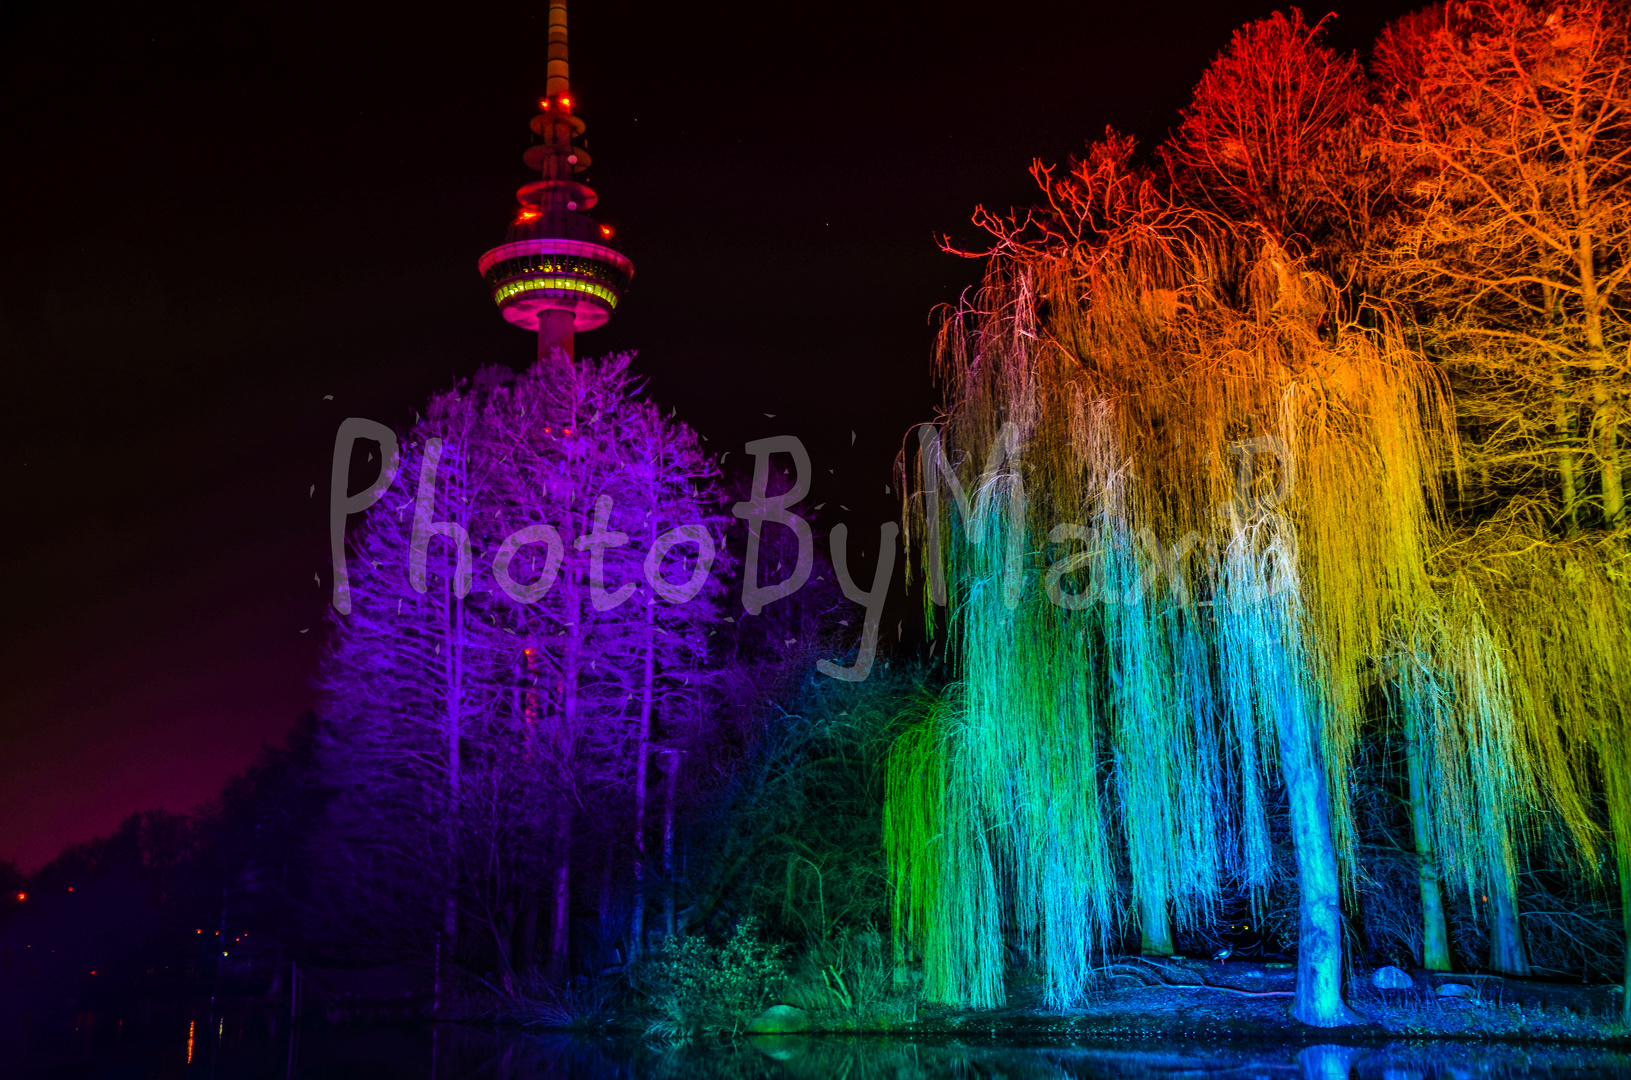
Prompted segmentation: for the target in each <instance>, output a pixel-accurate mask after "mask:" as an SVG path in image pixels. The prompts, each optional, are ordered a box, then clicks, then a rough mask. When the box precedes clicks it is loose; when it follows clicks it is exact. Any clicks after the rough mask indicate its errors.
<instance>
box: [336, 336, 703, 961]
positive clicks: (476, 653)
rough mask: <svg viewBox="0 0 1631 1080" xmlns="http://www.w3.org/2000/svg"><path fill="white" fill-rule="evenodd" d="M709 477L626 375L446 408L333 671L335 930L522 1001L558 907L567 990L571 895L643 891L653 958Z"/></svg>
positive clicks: (497, 392) (357, 588)
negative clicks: (397, 948)
mask: <svg viewBox="0 0 1631 1080" xmlns="http://www.w3.org/2000/svg"><path fill="white" fill-rule="evenodd" d="M712 475H713V467H712V465H711V463H710V462H709V461H708V460H707V459H706V458H705V457H704V456H703V455H702V454H701V453H700V451H699V450H698V449H697V446H696V441H695V436H694V435H693V434H692V433H691V432H690V431H689V430H688V429H686V428H685V427H684V426H683V425H681V424H677V423H675V422H673V421H672V420H669V419H665V418H663V417H662V416H661V414H660V413H659V412H658V411H657V409H656V408H655V407H654V406H653V405H651V404H650V403H648V402H645V401H643V400H641V398H640V396H639V394H638V392H637V389H636V387H635V386H634V385H633V383H632V382H631V380H630V378H629V375H628V361H627V358H624V357H619V358H612V359H608V360H605V361H602V362H594V361H585V362H580V363H576V364H567V363H562V362H560V360H559V358H557V359H556V361H554V362H547V361H546V362H541V363H540V364H538V365H537V366H535V367H533V368H532V369H530V370H528V371H527V372H525V373H523V374H522V375H520V376H519V377H516V376H512V375H510V373H509V372H506V371H502V370H500V369H490V370H488V371H486V372H483V373H481V374H480V375H478V377H477V379H476V380H475V384H474V385H473V386H469V387H463V388H461V389H459V390H455V391H452V392H449V393H447V394H444V395H442V396H440V397H438V398H437V399H435V400H434V401H433V402H432V404H431V407H430V410H429V412H428V414H427V416H426V418H425V420H424V421H422V422H421V423H420V424H419V425H418V426H417V427H416V429H415V430H414V431H413V432H412V434H411V435H410V436H409V437H408V438H407V439H405V440H404V449H403V453H402V462H401V465H400V469H399V475H398V477H397V480H396V482H395V484H394V485H393V487H392V488H391V490H390V491H389V492H387V493H386V495H385V496H384V497H383V498H382V499H381V500H380V502H379V503H378V504H376V505H375V506H374V507H373V508H372V509H371V510H370V511H369V514H368V516H367V519H366V520H365V522H364V523H363V525H362V526H361V528H360V529H359V530H357V532H356V534H355V536H354V538H353V544H354V549H355V552H356V556H355V558H354V559H353V561H352V570H351V592H352V608H353V610H352V612H351V613H350V615H349V616H348V617H346V618H344V619H337V625H336V629H335V633H334V641H333V646H332V649H331V653H330V657H329V661H328V664H327V667H326V672H325V679H324V683H325V686H326V688H327V690H328V693H329V704H328V709H327V712H328V725H327V731H326V735H325V737H324V741H323V758H324V766H325V772H326V774H327V776H328V778H329V780H330V782H331V783H332V784H333V786H334V787H335V788H337V789H338V790H339V791H340V796H339V797H338V798H337V799H336V800H335V807H336V809H335V811H334V813H333V818H332V821H333V824H334V825H335V826H336V828H335V829H333V830H332V833H331V835H330V837H329V838H328V839H327V840H326V843H327V846H328V849H329V850H327V851H326V852H325V855H326V856H327V857H326V858H325V859H324V860H323V863H324V865H325V866H326V867H327V868H328V873H327V875H326V878H325V880H326V881H327V882H328V889H329V893H330V898H329V901H328V904H327V906H328V907H329V908H330V910H335V911H339V912H345V913H348V916H349V918H350V919H351V921H352V922H356V921H359V920H360V921H363V922H367V923H369V924H370V925H371V926H372V928H373V930H374V931H375V935H374V939H375V940H390V939H395V940H397V941H398V942H402V941H410V942H417V943H420V945H421V947H418V948H414V949H413V951H415V952H418V953H420V954H421V955H423V954H425V953H426V952H428V951H432V950H427V949H425V948H423V947H422V946H423V944H424V943H426V942H427V941H431V940H434V942H435V943H436V944H435V948H434V950H433V951H434V954H435V955H436V956H437V957H438V958H439V959H440V958H443V957H449V956H451V955H452V952H451V951H450V950H455V949H461V950H462V953H463V954H464V955H465V956H467V957H473V956H478V955H479V956H481V957H488V956H491V957H492V958H493V963H492V964H491V965H490V970H493V971H494V972H495V974H496V976H497V978H498V983H497V984H496V985H495V989H502V990H503V991H504V992H505V993H514V992H516V983H515V981H514V980H515V976H517V975H525V974H527V973H528V972H530V970H531V968H532V964H533V961H534V953H535V947H534V946H535V942H536V933H537V927H538V924H539V921H540V918H539V916H540V911H539V908H540V906H542V907H543V908H544V909H545V911H547V913H548V919H547V926H548V929H549V943H548V946H547V950H546V956H547V964H546V967H547V971H548V974H549V975H550V976H551V977H552V978H557V979H558V978H560V977H562V976H564V975H565V974H566V973H567V969H568V965H569V961H570V944H571V941H570V927H571V918H572V911H573V903H572V902H573V897H574V890H573V882H574V878H575V877H576V878H579V879H581V878H583V877H585V876H587V875H586V873H585V871H587V872H588V873H594V872H596V871H598V872H599V877H600V880H601V882H602V892H603V894H604V893H607V892H609V891H610V890H611V889H612V888H613V884H614V882H615V883H616V885H617V886H618V887H619V888H621V887H622V886H624V885H626V884H628V883H629V882H628V874H629V871H630V870H632V872H633V877H634V882H633V891H634V893H635V897H634V900H635V904H634V906H635V911H636V914H635V916H634V925H633V926H632V927H631V929H632V930H633V931H634V937H635V940H636V942H637V941H638V940H639V936H640V933H641V929H642V926H641V923H642V916H643V912H644V906H645V905H644V896H643V893H642V891H641V883H642V880H643V877H644V875H645V872H646V869H647V868H646V860H645V846H646V843H645V836H646V830H645V827H644V825H645V819H646V816H647V815H646V810H647V803H648V801H649V800H648V797H647V795H648V787H649V784H648V775H649V765H650V761H651V758H652V754H653V750H654V749H656V748H658V744H659V743H661V744H663V748H665V749H666V748H667V744H669V743H674V742H676V741H678V740H679V739H680V738H681V735H682V733H683V732H684V731H685V730H686V729H687V728H688V726H694V725H695V724H696V723H697V722H698V720H699V718H701V717H702V716H703V715H705V713H704V712H703V711H702V709H701V706H702V704H703V698H704V696H705V695H706V694H707V692H708V686H709V679H708V675H707V649H706V633H707V627H708V625H709V623H710V622H711V621H712V620H713V619H715V618H716V617H717V615H716V611H715V607H714V600H713V598H714V596H715V595H716V594H717V590H718V586H717V584H716V583H715V581H714V577H713V572H714V570H715V561H716V560H715V552H716V551H717V550H718V549H719V547H720V543H719V539H718V535H717V531H718V530H717V522H716V521H715V520H714V519H712V518H710V517H709V516H708V513H707V509H706V507H707V503H706V499H707V498H708V497H709V496H708V491H707V485H708V483H709V479H710V477H711V476H712ZM611 822H623V823H624V824H622V825H618V826H615V827H613V826H611V825H609V824H608V823H611ZM609 837H615V839H608V838H609ZM624 837H627V838H632V840H633V843H632V845H629V844H628V843H627V841H626V840H623V839H622V838H624ZM631 847H632V851H633V855H632V860H631V857H630V855H629V854H628V852H629V849H630V848H631ZM597 854H598V856H599V857H598V858H596V857H595V856H596V855H597ZM575 862H576V864H577V870H576V871H575V869H574V866H575ZM631 862H632V865H631ZM585 863H587V864H588V865H584V864H585ZM580 895H581V890H580ZM540 902H541V903H540ZM606 902H607V901H606V900H605V898H604V896H603V899H602V905H603V906H604V905H605V903H606ZM461 922H462V923H463V924H464V927H463V929H464V934H465V936H464V939H463V940H462V941H461V939H460V931H461V926H460V924H461ZM349 936H351V937H352V938H353V939H356V938H357V934H356V933H355V932H352V933H351V934H350V935H349ZM410 947H411V946H410ZM441 970H442V968H441V967H440V966H439V967H438V972H439V973H440V972H441Z"/></svg>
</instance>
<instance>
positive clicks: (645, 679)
mask: <svg viewBox="0 0 1631 1080" xmlns="http://www.w3.org/2000/svg"><path fill="white" fill-rule="evenodd" d="M654 520H655V519H654ZM652 534H653V535H652V542H653V543H655V541H656V527H655V525H653V527H652ZM656 622H657V593H656V591H655V590H652V591H651V592H650V593H649V594H648V595H647V597H646V626H645V648H644V652H645V663H644V668H643V670H642V672H641V681H640V736H639V739H638V741H637V745H636V748H635V755H636V756H635V764H634V913H633V916H632V918H631V920H630V926H629V930H630V938H629V960H630V961H634V960H638V959H639V958H640V954H641V953H642V952H644V951H645V947H646V770H647V761H648V759H649V758H650V756H651V700H652V684H653V681H654V679H655V676H656V669H657V664H656V659H657V657H656V653H657V633H656Z"/></svg>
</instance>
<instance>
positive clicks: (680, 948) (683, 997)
mask: <svg viewBox="0 0 1631 1080" xmlns="http://www.w3.org/2000/svg"><path fill="white" fill-rule="evenodd" d="M782 951H783V950H782V946H780V945H774V944H769V943H766V942H764V941H762V940H760V938H759V933H758V927H757V925H756V920H755V919H753V918H747V919H743V920H742V921H741V922H740V923H738V924H737V925H736V929H735V930H733V931H732V933H731V936H730V938H729V939H727V940H726V941H725V943H724V944H722V945H713V944H711V943H709V941H708V940H707V939H706V938H704V937H679V938H670V939H669V941H668V943H667V945H666V946H665V947H664V948H663V950H662V952H660V953H658V954H657V955H656V956H654V957H653V958H652V959H650V960H648V961H646V962H645V963H643V964H642V965H640V969H639V971H638V974H637V976H636V979H637V982H638V984H639V986H640V988H641V989H642V990H643V991H644V992H645V995H646V999H647V1000H648V1001H649V1002H650V1003H651V1005H652V1006H653V1007H654V1008H655V1009H656V1010H657V1012H658V1014H659V1017H658V1019H657V1020H655V1021H654V1022H653V1023H652V1024H651V1026H650V1028H649V1029H648V1034H653V1035H660V1036H663V1037H665V1038H672V1039H685V1038H689V1037H691V1036H693V1035H699V1034H708V1033H714V1032H729V1033H731V1034H733V1035H734V1034H736V1033H737V1032H738V1031H740V1030H741V1029H742V1026H743V1025H744V1024H746V1023H747V1021H748V1020H750V1019H752V1018H753V1017H754V1016H756V1015H758V1013H760V1012H761V1011H763V1010H764V1008H765V1007H766V1006H767V1005H769V1004H770V1002H771V1001H772V999H774V998H775V996H776V994H777V993H778V992H779V991H780V990H781V986H782V983H783V981H784V980H785V979H786V970H785V968H784V966H783V963H782Z"/></svg>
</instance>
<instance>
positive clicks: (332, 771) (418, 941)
mask: <svg viewBox="0 0 1631 1080" xmlns="http://www.w3.org/2000/svg"><path fill="white" fill-rule="evenodd" d="M477 419H478V413H477V410H476V408H475V403H474V401H473V400H472V397H471V396H470V395H469V394H461V393H459V392H457V391H453V392H449V393H446V394H443V395H440V396H438V397H437V398H435V399H434V400H432V402H431V403H430V407H429V409H428V411H427V415H426V417H425V418H424V420H423V421H421V423H420V424H419V425H418V426H417V427H416V428H415V429H414V431H413V433H412V435H411V436H410V438H409V439H408V440H406V441H405V445H404V447H403V451H402V460H401V462H400V464H399V468H398V474H397V478H396V481H395V484H394V485H393V487H392V488H391V490H390V491H389V492H387V493H386V495H385V496H384V497H383V498H382V499H381V500H380V501H379V502H378V503H377V504H376V505H375V506H374V507H373V509H372V511H371V512H370V513H369V515H368V517H367V520H366V521H365V522H364V524H363V526H362V528H361V529H360V530H358V531H357V533H356V534H355V536H354V540H353V544H354V548H355V555H354V557H353V558H352V560H351V564H350V574H351V593H352V610H351V612H350V614H349V615H348V616H346V617H345V618H344V619H343V620H337V623H336V627H335V632H334V636H333V640H332V644H331V648H330V653H329V656H328V659H327V663H326V665H325V670H324V675H323V685H324V688H325V690H326V691H327V708H326V710H325V711H326V714H327V721H328V723H327V726H326V728H325V731H324V734H323V736H322V739H321V756H322V760H323V766H324V771H325V773H326V775H327V777H328V779H329V782H330V783H331V784H333V786H334V787H335V788H336V789H337V790H338V792H339V794H338V796H337V797H336V799H335V802H334V805H333V809H332V812H331V813H332V820H331V824H332V826H333V828H332V830H330V831H328V832H326V833H320V834H319V837H320V841H319V842H320V843H322V844H323V845H324V848H325V850H324V851H322V852H321V853H320V854H321V856H322V857H321V859H320V863H321V865H322V866H323V867H324V868H325V870H326V871H327V872H326V873H325V874H324V875H323V877H322V879H321V880H322V881H323V888H324V890H325V893H326V896H325V899H326V901H327V903H326V904H325V907H326V908H327V909H328V910H329V911H332V912H335V913H337V914H338V915H339V916H340V921H341V922H342V924H347V936H348V937H351V938H353V939H358V938H359V937H360V939H361V940H363V941H367V942H368V943H369V944H375V943H376V942H374V941H372V940H370V939H371V937H372V935H369V934H367V933H366V932H365V931H366V928H367V927H372V928H373V929H374V930H376V931H377V932H378V933H379V935H380V936H381V937H382V938H383V939H385V940H389V941H395V942H397V943H398V946H397V947H398V948H399V949H402V948H406V949H407V950H409V951H412V952H420V953H423V952H426V951H428V952H430V953H432V954H433V955H434V956H435V958H436V961H437V966H436V972H437V991H438V996H440V991H441V980H442V975H443V969H444V961H445V960H447V959H450V955H451V950H453V949H454V948H455V947H456V944H457V939H458V920H457V912H458V908H457V901H458V895H457V888H458V873H457V863H458V861H459V860H458V858H457V853H458V851H459V848H460V844H459V842H458V841H459V839H460V821H461V816H462V815H461V810H462V806H461V803H462V800H463V797H464V795H465V780H466V772H467V763H466V761H465V748H466V743H467V741H469V740H471V739H472V738H473V737H476V736H477V735H479V734H480V733H481V731H482V729H483V728H485V727H486V726H488V724H489V722H490V720H491V718H492V716H493V714H494V712H495V707H496V705H497V703H498V702H499V700H500V699H501V697H502V693H503V689H504V679H503V673H502V664H503V652H502V649H501V648H500V642H499V640H498V639H497V638H496V637H495V633H494V628H493V626H492V625H491V622H490V620H489V619H488V618H486V617H485V612H483V611H482V607H483V606H484V603H485V602H486V600H487V598H488V596H489V595H490V588H489V587H488V585H487V582H486V580H485V575H483V581H482V582H480V583H479V584H478V582H477V573H478V564H477V562H476V560H475V558H474V554H473V552H472V549H471V543H470V532H471V528H472V525H473V524H474V521H475V518H476V515H477V514H478V512H479V510H480V508H481V505H482V503H483V502H484V498H483V496H484V495H485V493H486V489H487V484H486V482H485V480H484V479H483V478H484V476H485V475H486V474H485V470H484V469H483V468H482V467H481V465H480V462H479V460H478V459H475V458H473V456H472V453H471V451H472V446H473V442H474V436H475V427H476V423H477ZM427 937H428V939H429V941H430V942H433V945H432V947H431V948H430V949H429V950H425V949H423V948H417V947H416V946H420V945H423V944H424V943H426V940H427Z"/></svg>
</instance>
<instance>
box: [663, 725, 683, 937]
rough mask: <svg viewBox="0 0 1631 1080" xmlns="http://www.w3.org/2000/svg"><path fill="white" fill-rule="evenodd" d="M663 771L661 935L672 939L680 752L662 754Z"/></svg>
mask: <svg viewBox="0 0 1631 1080" xmlns="http://www.w3.org/2000/svg"><path fill="white" fill-rule="evenodd" d="M663 771H664V772H666V773H667V774H668V786H667V794H666V795H665V796H664V798H663V933H664V934H667V935H668V936H669V937H673V936H674V934H675V932H676V928H675V926H674V787H675V783H676V782H677V781H678V779H679V775H680V752H679V751H678V750H667V751H664V752H663Z"/></svg>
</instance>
